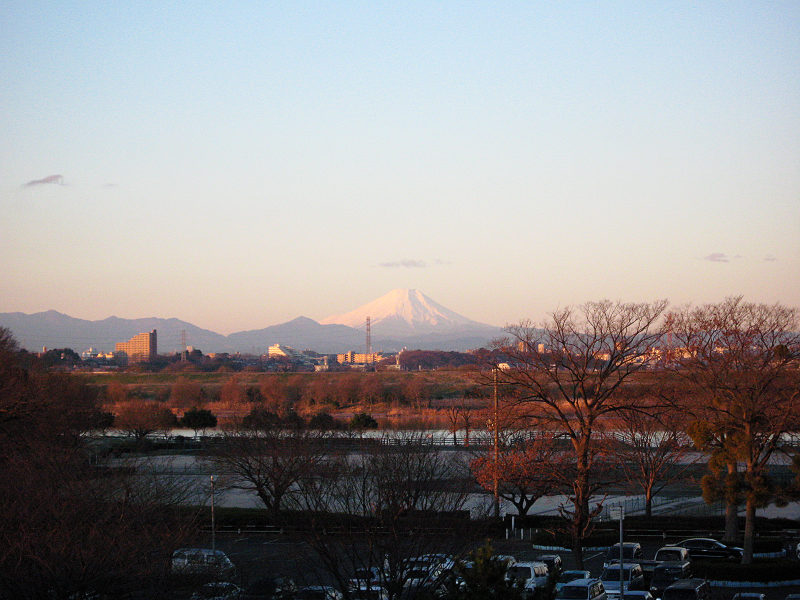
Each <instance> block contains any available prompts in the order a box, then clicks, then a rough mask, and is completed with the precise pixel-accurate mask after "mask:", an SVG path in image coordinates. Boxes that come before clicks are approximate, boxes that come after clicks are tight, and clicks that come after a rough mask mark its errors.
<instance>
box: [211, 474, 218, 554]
mask: <svg viewBox="0 0 800 600" xmlns="http://www.w3.org/2000/svg"><path fill="white" fill-rule="evenodd" d="M214 525H215V523H214V476H213V475H212V476H211V551H212V552H213V551H215V550H216V549H217V543H216V542H217V538H216V534H215V529H216V528H215V527H214Z"/></svg>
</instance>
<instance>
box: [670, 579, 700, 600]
mask: <svg viewBox="0 0 800 600" xmlns="http://www.w3.org/2000/svg"><path fill="white" fill-rule="evenodd" d="M710 597H711V586H710V585H709V584H708V581H706V580H705V579H697V578H695V579H679V580H678V581H676V582H675V583H673V584H672V585H669V586H667V589H665V590H664V596H663V600H709V598H710Z"/></svg>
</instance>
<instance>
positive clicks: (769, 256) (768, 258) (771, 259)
mask: <svg viewBox="0 0 800 600" xmlns="http://www.w3.org/2000/svg"><path fill="white" fill-rule="evenodd" d="M777 260H778V259H777V258H775V257H774V256H773V255H772V254H767V255H766V256H765V257H764V262H775V261H777Z"/></svg>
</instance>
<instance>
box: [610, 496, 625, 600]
mask: <svg viewBox="0 0 800 600" xmlns="http://www.w3.org/2000/svg"><path fill="white" fill-rule="evenodd" d="M610 512H611V516H612V517H614V516H616V515H615V514H616V513H617V512H618V513H619V597H620V598H622V596H623V592H624V590H623V588H622V586H623V582H624V579H623V576H622V560H623V558H624V554H623V547H622V521H623V519H624V518H625V507H624V506H614V507H612V508H611V511H610Z"/></svg>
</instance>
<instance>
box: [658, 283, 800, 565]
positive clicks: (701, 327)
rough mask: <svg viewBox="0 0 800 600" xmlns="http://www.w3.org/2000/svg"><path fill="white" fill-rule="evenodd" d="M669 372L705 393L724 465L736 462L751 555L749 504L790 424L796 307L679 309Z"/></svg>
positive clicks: (760, 498)
mask: <svg viewBox="0 0 800 600" xmlns="http://www.w3.org/2000/svg"><path fill="white" fill-rule="evenodd" d="M670 325H671V331H672V334H673V336H674V344H675V346H676V347H675V348H673V351H672V352H671V356H670V359H671V362H673V363H674V364H675V365H676V366H677V367H678V368H677V372H678V373H679V374H681V375H682V376H683V377H685V378H687V380H688V381H689V382H690V383H691V384H692V385H693V386H695V388H696V389H697V390H698V391H700V392H702V394H703V396H704V397H706V398H708V400H709V405H708V409H709V411H708V413H707V415H706V416H707V417H708V418H709V419H710V421H709V423H710V425H711V426H710V427H702V428H701V429H703V430H706V431H707V432H710V433H712V434H715V435H716V436H717V440H718V442H719V444H718V446H717V449H718V451H719V454H721V455H724V456H725V460H726V462H728V463H729V464H730V463H733V462H741V463H743V465H744V472H743V473H742V478H741V480H740V490H739V491H740V492H741V493H743V495H744V497H745V502H746V507H745V531H744V555H743V558H742V562H743V563H745V564H749V563H750V562H752V558H753V538H754V534H755V511H756V508H757V507H758V506H759V505H760V504H762V503H763V502H764V501H765V500H767V499H768V498H769V497H770V490H769V488H770V485H769V481H768V477H767V470H768V463H769V461H770V458H771V457H772V456H773V455H774V454H775V453H776V452H777V451H778V449H779V445H780V442H781V438H782V437H783V435H784V434H785V433H786V432H787V431H789V430H790V429H791V428H792V427H793V426H794V422H793V421H794V412H795V407H796V403H797V400H798V391H797V373H796V369H791V367H792V365H794V364H796V361H797V359H798V357H800V334H798V333H797V331H798V311H797V309H795V308H789V307H786V306H783V305H781V304H773V305H767V304H756V303H750V302H745V301H744V299H743V298H742V297H734V298H727V299H726V300H724V301H723V302H720V303H718V304H709V305H705V306H702V307H699V308H692V307H687V308H684V309H683V310H680V311H676V312H674V313H672V314H671V315H670Z"/></svg>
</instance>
